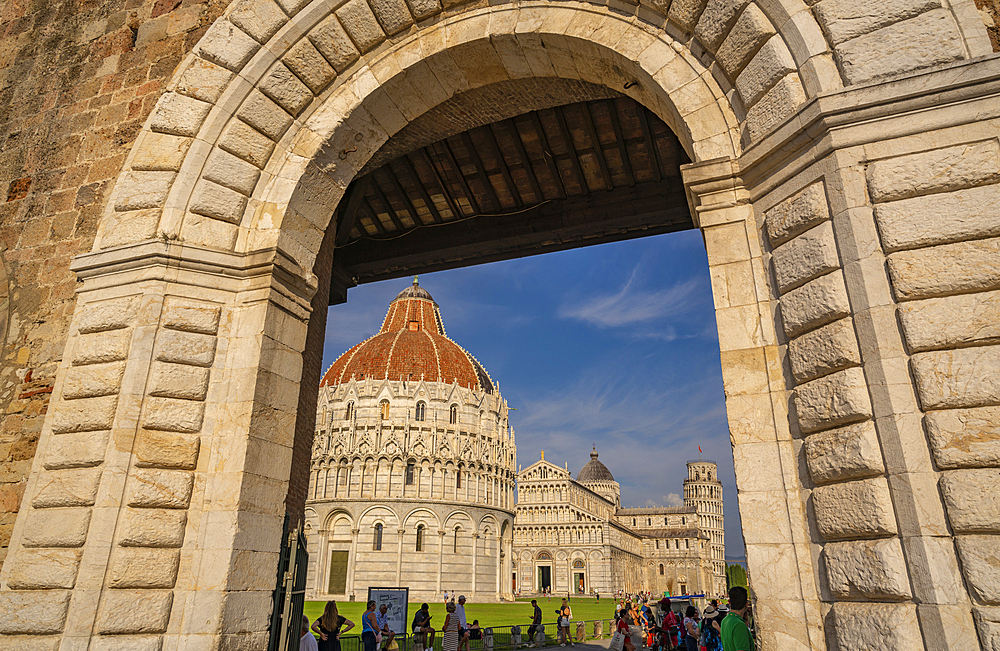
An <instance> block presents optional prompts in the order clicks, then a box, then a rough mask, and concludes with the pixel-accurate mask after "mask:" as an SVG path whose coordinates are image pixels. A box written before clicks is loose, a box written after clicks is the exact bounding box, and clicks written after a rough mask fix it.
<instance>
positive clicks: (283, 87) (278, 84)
mask: <svg viewBox="0 0 1000 651" xmlns="http://www.w3.org/2000/svg"><path fill="white" fill-rule="evenodd" d="M400 1H402V0H400ZM257 87H258V88H260V90H261V92H262V93H264V94H265V95H267V96H268V97H270V98H271V99H273V100H274V101H275V102H277V104H278V105H279V106H280V107H281V108H283V109H285V110H286V111H288V112H289V113H291V114H292V115H298V114H299V113H301V112H302V109H304V108H305V107H306V106H308V105H309V102H311V101H312V99H313V94H312V91H311V90H309V87H308V86H306V85H305V84H303V83H302V82H301V81H300V80H299V78H298V77H296V76H295V75H293V74H292V71H291V70H289V69H288V68H286V67H285V64H283V63H282V62H280V61H278V62H277V63H275V64H274V65H273V66H271V69H270V70H269V71H268V73H267V76H265V77H264V79H262V80H261V81H260V83H259V84H258V86H257Z"/></svg>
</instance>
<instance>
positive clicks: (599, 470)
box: [576, 448, 615, 483]
mask: <svg viewBox="0 0 1000 651" xmlns="http://www.w3.org/2000/svg"><path fill="white" fill-rule="evenodd" d="M576 480H577V481H578V482H580V483H583V482H591V481H614V480H615V478H614V477H613V476H612V475H611V471H610V470H608V467H607V466H605V465H604V464H603V463H601V462H600V461H598V460H597V449H596V448H595V449H594V451H593V452H591V453H590V461H588V462H587V463H586V464H584V466H583V468H580V472H579V473H578V474H577V476H576Z"/></svg>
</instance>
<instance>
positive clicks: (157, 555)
mask: <svg viewBox="0 0 1000 651" xmlns="http://www.w3.org/2000/svg"><path fill="white" fill-rule="evenodd" d="M180 560H181V552H180V550H179V549H168V548H155V547H119V548H117V549H115V551H114V553H113V554H112V556H111V580H110V582H109V584H110V586H111V587H112V588H172V587H174V583H175V582H176V581H177V568H178V565H179V564H180Z"/></svg>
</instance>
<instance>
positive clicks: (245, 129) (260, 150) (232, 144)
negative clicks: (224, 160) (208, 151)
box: [219, 120, 274, 169]
mask: <svg viewBox="0 0 1000 651" xmlns="http://www.w3.org/2000/svg"><path fill="white" fill-rule="evenodd" d="M219 147H220V148H221V149H223V150H225V151H228V152H229V153H230V154H233V155H235V156H239V157H240V158H242V159H243V160H245V161H247V162H248V163H251V164H252V165H254V166H255V167H259V168H261V169H263V168H264V166H265V165H266V164H267V159H268V158H270V156H271V151H272V150H273V149H274V142H272V141H271V140H270V139H269V138H268V137H267V136H265V135H264V134H262V133H260V132H259V131H257V130H256V129H254V128H252V127H251V126H250V125H248V124H246V123H245V122H242V121H240V120H230V121H229V124H228V125H227V126H226V130H225V132H223V134H222V138H220V139H219Z"/></svg>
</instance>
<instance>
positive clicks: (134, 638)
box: [88, 635, 163, 651]
mask: <svg viewBox="0 0 1000 651" xmlns="http://www.w3.org/2000/svg"><path fill="white" fill-rule="evenodd" d="M88 649H89V651H162V649H163V637H161V636H159V635H94V636H92V637H91V638H90V646H89V647H88Z"/></svg>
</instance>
